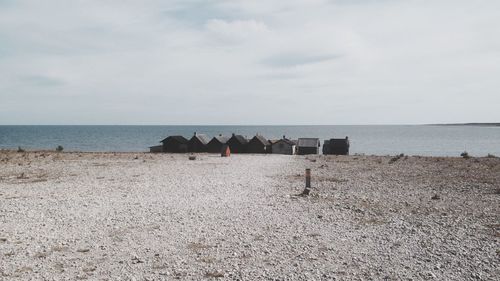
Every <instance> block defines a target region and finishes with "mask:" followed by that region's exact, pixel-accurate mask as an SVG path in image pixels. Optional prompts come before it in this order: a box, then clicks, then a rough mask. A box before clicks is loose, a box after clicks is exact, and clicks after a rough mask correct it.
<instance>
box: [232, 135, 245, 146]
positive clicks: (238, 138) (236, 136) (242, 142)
mask: <svg viewBox="0 0 500 281" xmlns="http://www.w3.org/2000/svg"><path fill="white" fill-rule="evenodd" d="M231 138H234V139H235V140H237V141H238V142H239V143H241V144H247V143H248V140H247V138H245V137H244V136H242V135H234V134H233V136H232V137H231Z"/></svg>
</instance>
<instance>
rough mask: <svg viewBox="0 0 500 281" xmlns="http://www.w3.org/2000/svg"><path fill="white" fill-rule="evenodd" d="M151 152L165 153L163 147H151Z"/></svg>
mask: <svg viewBox="0 0 500 281" xmlns="http://www.w3.org/2000/svg"><path fill="white" fill-rule="evenodd" d="M149 152H151V153H159V152H163V145H155V146H150V147H149Z"/></svg>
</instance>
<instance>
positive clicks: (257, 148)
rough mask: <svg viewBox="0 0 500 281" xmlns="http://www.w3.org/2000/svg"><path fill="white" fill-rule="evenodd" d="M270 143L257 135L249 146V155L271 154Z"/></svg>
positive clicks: (247, 150)
mask: <svg viewBox="0 0 500 281" xmlns="http://www.w3.org/2000/svg"><path fill="white" fill-rule="evenodd" d="M268 149H269V141H268V140H267V139H266V138H265V137H263V136H261V135H259V134H257V135H255V137H253V138H252V139H251V140H250V141H249V142H248V144H247V149H246V152H247V153H269V152H268Z"/></svg>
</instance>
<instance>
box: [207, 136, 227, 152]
mask: <svg viewBox="0 0 500 281" xmlns="http://www.w3.org/2000/svg"><path fill="white" fill-rule="evenodd" d="M228 140H229V137H226V136H223V135H218V136H215V137H213V138H212V140H211V141H209V142H208V144H207V152H210V153H221V151H222V147H223V146H224V145H225V144H226V143H227V141H228Z"/></svg>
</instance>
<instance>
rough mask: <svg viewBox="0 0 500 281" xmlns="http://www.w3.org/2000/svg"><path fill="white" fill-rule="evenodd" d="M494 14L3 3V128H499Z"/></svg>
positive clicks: (471, 6) (432, 7)
mask: <svg viewBox="0 0 500 281" xmlns="http://www.w3.org/2000/svg"><path fill="white" fill-rule="evenodd" d="M499 9H500V2H497V1H493V0H490V1H488V0H485V1H477V2H473V1H465V0H460V1H450V0H439V1H432V2H431V1H391V0H386V1H369V0H357V1H345V0H342V1H338V0H337V1H326V0H324V1H323V0H315V1H310V0H292V1H290V0H288V1H285V0H273V1H235V0H232V1H197V0H192V1H160V0H147V1H141V2H137V1H71V2H68V1H57V0H46V1H43V2H33V1H3V2H0V42H1V44H0V100H1V101H2V106H0V123H3V124H16V123H46V124H54V123H61V122H62V123H70V124H72V123H75V124H78V123H89V122H91V123H105V124H117V123H126V124H133V123H138V122H141V123H163V124H173V123H177V124H182V123H194V124H201V123H209V124H217V123H219V124H226V123H241V124H249V123H251V124H258V123H280V124H286V123H301V124H303V123H306V124H314V123H316V124H320V123H321V124H324V123H344V124H346V123H347V124H349V123H438V122H469V121H498V120H499V119H500V114H499V113H498V110H497V108H498V106H499V105H500V96H499V95H498V94H497V89H498V88H500V81H499V80H498V79H497V78H496V77H498V76H500V64H499V63H500V61H499V60H500V59H499V57H500V56H499V53H500V31H499V29H498V28H497V26H498V25H499V24H500V19H499V18H498V16H497V15H498V11H499ZM89 112H90V113H91V115H92V118H90V117H89ZM257 112H258V114H255V113H257ZM21 116H22V117H21ZM61 120H64V121H61ZM228 120H230V121H228Z"/></svg>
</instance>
